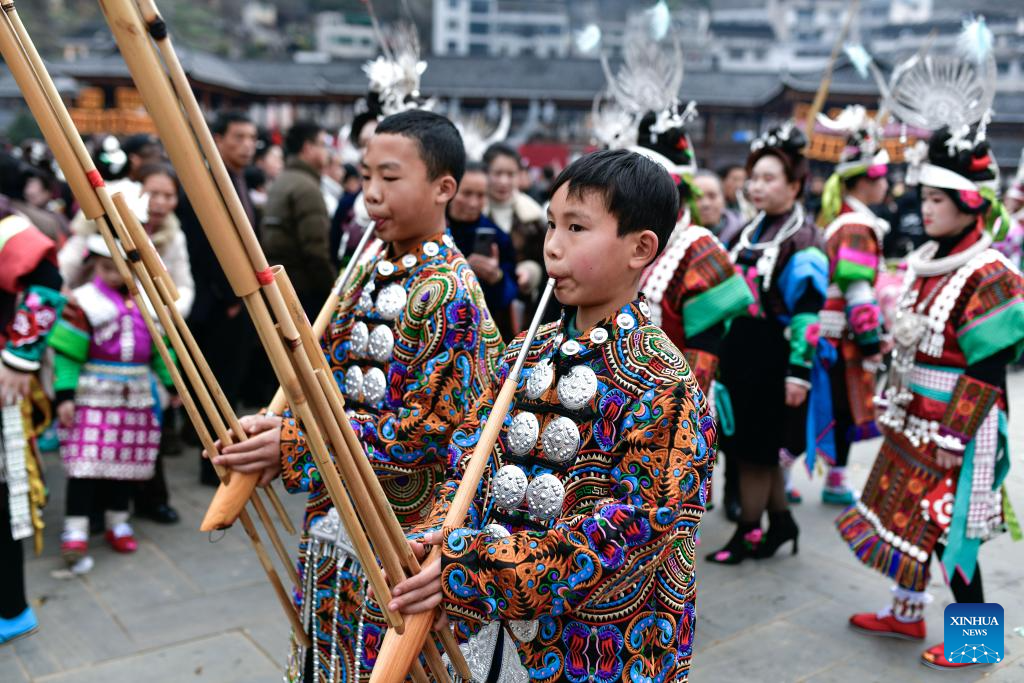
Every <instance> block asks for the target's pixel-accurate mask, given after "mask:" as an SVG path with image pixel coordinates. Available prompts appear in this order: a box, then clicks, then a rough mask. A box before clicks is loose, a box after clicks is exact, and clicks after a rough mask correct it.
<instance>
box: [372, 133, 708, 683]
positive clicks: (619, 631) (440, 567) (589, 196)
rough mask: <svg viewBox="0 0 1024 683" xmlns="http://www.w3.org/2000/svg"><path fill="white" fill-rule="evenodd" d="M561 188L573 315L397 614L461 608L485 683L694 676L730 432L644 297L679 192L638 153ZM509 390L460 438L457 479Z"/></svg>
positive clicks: (542, 349) (576, 176)
mask: <svg viewBox="0 0 1024 683" xmlns="http://www.w3.org/2000/svg"><path fill="white" fill-rule="evenodd" d="M553 189H554V194H553V197H552V200H551V204H550V209H549V212H548V236H547V238H546V240H545V263H546V266H547V268H548V272H549V273H551V274H552V275H554V276H556V277H557V278H558V286H557V288H556V289H555V294H556V296H557V297H558V299H559V301H560V302H561V303H562V304H563V306H566V307H571V308H570V309H569V310H566V311H565V312H564V313H563V317H562V319H561V320H560V321H559V322H555V323H550V324H547V325H542V326H541V327H540V328H539V330H538V331H537V334H536V336H535V338H534V340H533V342H532V344H531V346H530V347H529V349H528V351H527V355H526V361H525V365H524V368H523V371H522V373H521V375H520V379H519V385H518V388H517V389H516V393H515V397H514V399H513V402H512V407H511V409H510V411H509V414H508V415H507V417H506V420H505V423H504V424H505V426H504V427H503V428H502V433H501V435H500V437H499V439H498V442H497V444H496V445H495V448H494V450H493V451H492V454H491V457H492V462H491V463H489V466H488V469H487V473H488V474H489V477H488V474H485V481H484V482H483V483H482V484H481V490H480V493H479V494H478V495H477V497H476V500H475V502H474V506H473V508H472V512H471V519H469V520H467V525H466V527H465V528H457V529H454V530H451V529H446V530H444V531H441V532H440V533H432V534H431V540H432V541H434V542H441V544H442V548H443V559H442V561H441V563H440V564H438V563H427V564H426V565H424V569H423V571H422V572H421V574H419V575H417V576H416V577H412V578H410V579H408V580H407V581H405V582H403V583H402V584H400V585H399V586H397V587H396V588H395V593H394V594H395V595H396V596H398V597H396V598H395V600H393V601H392V604H393V605H395V606H396V607H398V608H400V609H402V611H403V612H415V611H421V610H422V609H427V608H429V609H433V608H434V607H436V605H437V604H438V603H441V604H443V607H444V609H445V611H446V613H447V615H448V617H449V618H450V619H453V620H454V621H455V629H456V632H457V633H458V634H459V636H460V638H462V637H466V636H469V637H470V639H469V642H468V643H467V644H466V645H464V646H463V648H464V650H465V651H466V654H467V661H468V662H469V664H470V668H471V670H472V672H473V681H474V682H476V683H484V682H485V681H490V680H498V681H523V682H524V683H525V682H526V681H538V682H544V683H555V682H562V681H564V682H570V681H573V682H576V681H587V680H590V681H608V682H609V683H610V682H611V681H619V680H665V681H668V680H671V681H685V680H686V677H687V673H688V670H689V664H690V658H691V655H692V647H693V634H694V625H695V619H696V613H695V607H694V601H695V594H696V581H695V575H694V535H695V533H696V531H697V526H698V522H699V520H700V518H701V515H702V513H703V511H704V504H705V502H706V496H707V486H708V483H709V477H710V473H711V466H712V462H713V458H714V449H715V429H714V422H713V420H712V418H711V416H710V413H709V411H708V408H707V404H706V401H705V399H704V396H703V393H702V392H701V391H700V389H699V387H698V385H697V383H696V381H695V379H694V376H693V374H692V373H691V372H689V371H688V368H687V364H686V362H685V360H684V359H683V356H682V354H681V352H680V351H679V350H678V349H676V348H675V346H673V345H672V343H671V341H670V340H669V339H668V337H667V336H666V335H665V333H664V332H663V331H662V330H661V329H659V328H658V327H656V326H654V325H653V324H651V322H650V307H649V306H648V304H647V303H646V301H644V299H643V298H642V297H641V298H639V299H637V298H636V297H637V289H638V284H639V277H640V275H641V273H642V271H643V269H644V268H645V267H646V266H647V265H648V264H649V263H650V261H651V260H652V259H653V258H654V257H655V255H656V254H657V252H658V249H659V247H658V244H659V243H660V241H661V240H662V239H664V238H666V237H667V236H668V234H669V233H670V231H671V230H672V228H673V226H674V223H675V218H676V216H677V215H678V213H677V212H678V193H677V190H676V188H675V186H674V183H673V182H672V180H671V179H670V177H669V176H668V174H667V173H665V171H664V170H663V169H662V168H661V167H660V166H658V165H657V164H655V163H652V162H651V161H649V160H647V159H644V158H643V157H641V156H640V155H637V154H635V153H633V152H629V151H627V150H609V151H602V152H595V153H594V154H591V155H588V156H585V157H583V158H581V159H578V160H577V161H575V162H573V163H572V164H570V165H569V166H568V167H566V169H565V170H564V171H563V172H562V173H561V175H560V176H559V177H558V178H557V179H556V180H555V182H554V185H553ZM522 339H523V338H522V337H519V338H517V339H516V340H515V341H513V342H512V344H510V346H509V348H508V350H507V352H506V354H505V357H504V360H503V362H502V364H501V366H500V369H499V380H502V379H504V377H506V376H507V374H508V372H509V370H510V368H511V367H512V365H513V363H514V362H515V359H516V357H517V355H518V353H519V351H520V348H521V344H522ZM497 386H499V385H495V388H494V390H493V391H489V392H488V393H487V394H485V396H484V398H483V399H482V400H481V403H480V404H479V405H478V407H477V409H476V410H475V411H474V414H472V416H471V417H470V419H469V420H468V421H467V422H466V423H465V424H464V425H463V426H461V427H460V428H459V429H458V430H457V431H456V432H455V434H454V436H453V438H452V441H451V446H450V458H451V460H452V462H453V463H455V473H456V474H458V472H459V471H460V470H461V469H462V468H463V467H465V465H466V462H467V461H468V460H469V457H468V456H469V455H470V454H471V453H472V451H473V448H474V445H475V444H476V443H477V440H478V439H479V438H480V433H481V428H482V426H483V424H484V423H485V422H486V420H487V418H488V414H489V411H490V407H491V405H492V404H493V400H494V396H495V394H496V393H497ZM458 484H459V481H458V479H454V480H452V481H449V482H447V483H446V484H445V486H444V487H443V488H442V489H441V490H440V495H439V497H438V501H437V505H436V507H435V509H434V511H433V513H432V514H431V515H430V518H429V519H428V520H427V521H426V522H425V523H424V524H423V525H421V526H420V530H421V531H424V532H426V531H430V532H436V531H437V530H438V526H439V525H440V522H441V520H442V519H443V517H444V514H445V512H446V511H447V509H448V505H449V503H450V501H451V499H452V497H453V496H454V494H455V491H456V489H457V487H458ZM441 536H443V537H444V538H443V540H442V538H441ZM417 545H418V544H417ZM416 549H417V550H418V551H422V548H421V547H419V548H416ZM428 596H429V597H428ZM428 605H429V607H428Z"/></svg>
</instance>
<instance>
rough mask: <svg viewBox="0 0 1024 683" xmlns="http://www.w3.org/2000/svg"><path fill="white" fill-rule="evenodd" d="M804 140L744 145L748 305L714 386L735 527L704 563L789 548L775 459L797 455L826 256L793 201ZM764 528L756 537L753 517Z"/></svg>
mask: <svg viewBox="0 0 1024 683" xmlns="http://www.w3.org/2000/svg"><path fill="white" fill-rule="evenodd" d="M805 144H806V140H805V138H804V137H803V135H802V134H801V133H800V132H799V131H798V130H796V129H795V128H794V127H793V126H792V125H791V124H786V125H784V126H782V127H781V128H778V129H774V130H771V131H768V132H767V133H765V134H764V135H763V136H761V137H760V138H759V139H758V140H756V141H755V142H754V144H753V145H752V146H751V150H752V151H751V154H750V157H749V158H748V159H747V169H748V172H749V173H750V181H749V186H748V194H749V197H750V200H751V201H752V202H753V203H754V206H756V207H757V208H758V210H759V211H760V213H758V215H757V216H756V217H755V218H754V220H753V221H752V222H751V223H750V224H749V225H747V227H745V228H744V229H743V232H742V233H741V234H740V237H739V241H738V243H737V245H736V246H735V247H734V248H733V250H732V252H731V256H732V259H733V262H734V263H735V264H736V268H737V270H738V271H739V272H740V274H741V275H742V276H743V278H744V279H745V280H746V282H747V284H748V285H749V287H750V291H751V293H752V294H753V297H754V299H755V303H753V304H752V305H751V306H750V308H749V312H750V315H749V316H743V317H739V318H736V319H735V320H733V322H732V325H731V327H730V328H729V332H728V333H727V334H726V336H725V339H724V341H723V342H722V352H721V381H722V384H723V385H724V386H725V387H726V388H727V389H728V392H729V395H730V398H731V408H732V413H733V416H734V420H735V431H734V433H733V434H732V435H728V434H725V435H723V438H722V449H723V450H725V451H726V452H728V453H729V456H730V458H732V459H734V460H735V461H738V462H739V465H740V502H741V505H742V513H741V516H740V523H739V525H738V527H737V528H736V531H735V533H734V534H733V536H732V538H731V539H730V540H729V542H728V543H727V544H726V546H725V547H724V548H722V549H721V550H719V551H717V552H714V553H711V554H710V555H708V556H707V559H708V561H710V562H716V563H722V564H737V563H739V562H742V561H743V560H744V559H745V558H747V557H770V556H772V555H773V554H774V553H775V551H776V550H777V549H778V548H779V546H780V545H781V544H783V543H785V542H787V541H792V542H793V552H794V553H795V552H796V550H797V535H798V533H799V530H798V529H797V526H796V522H794V521H793V517H792V515H791V514H790V512H789V509H788V506H787V501H786V492H785V481H784V477H783V471H782V466H781V464H780V462H781V461H782V460H783V459H789V460H792V458H793V457H795V455H798V454H799V453H801V452H802V451H803V450H804V443H805V432H806V412H805V411H806V402H807V393H808V389H809V388H810V377H811V357H812V354H813V348H814V347H813V344H812V342H811V341H810V340H809V339H808V331H813V328H814V327H816V323H817V320H818V311H819V309H820V308H821V306H822V304H823V302H824V300H825V288H826V282H827V277H828V259H827V258H826V256H825V254H824V251H823V248H824V240H823V239H822V235H821V231H820V230H819V229H818V228H817V227H816V226H815V225H814V223H813V222H812V221H811V220H810V218H809V217H808V216H807V215H806V214H805V212H804V209H803V205H802V204H801V203H800V202H799V197H800V195H801V194H802V192H803V187H804V181H805V180H806V177H807V162H806V160H805V159H804V157H803V155H802V153H801V150H802V148H803V147H804V146H805ZM765 510H767V511H768V517H769V528H768V532H767V534H766V535H764V536H763V537H762V532H761V516H762V515H763V514H764V512H765Z"/></svg>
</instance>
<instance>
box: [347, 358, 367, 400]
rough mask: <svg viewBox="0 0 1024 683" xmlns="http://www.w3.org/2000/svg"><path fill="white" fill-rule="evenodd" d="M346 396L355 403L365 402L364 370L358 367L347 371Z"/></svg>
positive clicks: (354, 366)
mask: <svg viewBox="0 0 1024 683" xmlns="http://www.w3.org/2000/svg"><path fill="white" fill-rule="evenodd" d="M345 395H346V396H348V397H349V398H351V399H352V400H353V401H362V400H363V369H362V368H360V367H359V366H357V365H353V366H352V367H350V368H349V369H348V370H346V371H345Z"/></svg>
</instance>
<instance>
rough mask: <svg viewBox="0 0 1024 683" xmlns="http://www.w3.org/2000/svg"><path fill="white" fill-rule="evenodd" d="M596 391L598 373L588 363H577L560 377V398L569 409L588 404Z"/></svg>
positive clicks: (576, 408)
mask: <svg viewBox="0 0 1024 683" xmlns="http://www.w3.org/2000/svg"><path fill="white" fill-rule="evenodd" d="M631 320H632V319H631ZM596 393H597V375H596V374H594V371H593V370H591V369H590V368H589V367H588V366H586V365H577V366H576V367H574V368H573V369H572V370H570V371H569V372H568V373H567V374H565V375H562V376H561V377H560V378H559V379H558V400H559V401H560V402H561V404H562V405H563V406H565V407H566V408H568V409H569V410H579V409H580V408H582V407H583V406H585V405H587V404H588V403H590V399H592V398H594V394H596Z"/></svg>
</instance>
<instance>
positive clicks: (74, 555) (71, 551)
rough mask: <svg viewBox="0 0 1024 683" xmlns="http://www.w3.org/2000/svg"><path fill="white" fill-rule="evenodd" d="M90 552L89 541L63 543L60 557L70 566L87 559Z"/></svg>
mask: <svg viewBox="0 0 1024 683" xmlns="http://www.w3.org/2000/svg"><path fill="white" fill-rule="evenodd" d="M88 552H89V542H88V541H61V543H60V556H61V558H62V559H63V560H64V562H66V563H67V564H68V565H69V566H70V565H73V564H75V563H76V562H78V561H79V560H80V559H82V558H83V557H85V554H86V553H88Z"/></svg>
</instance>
